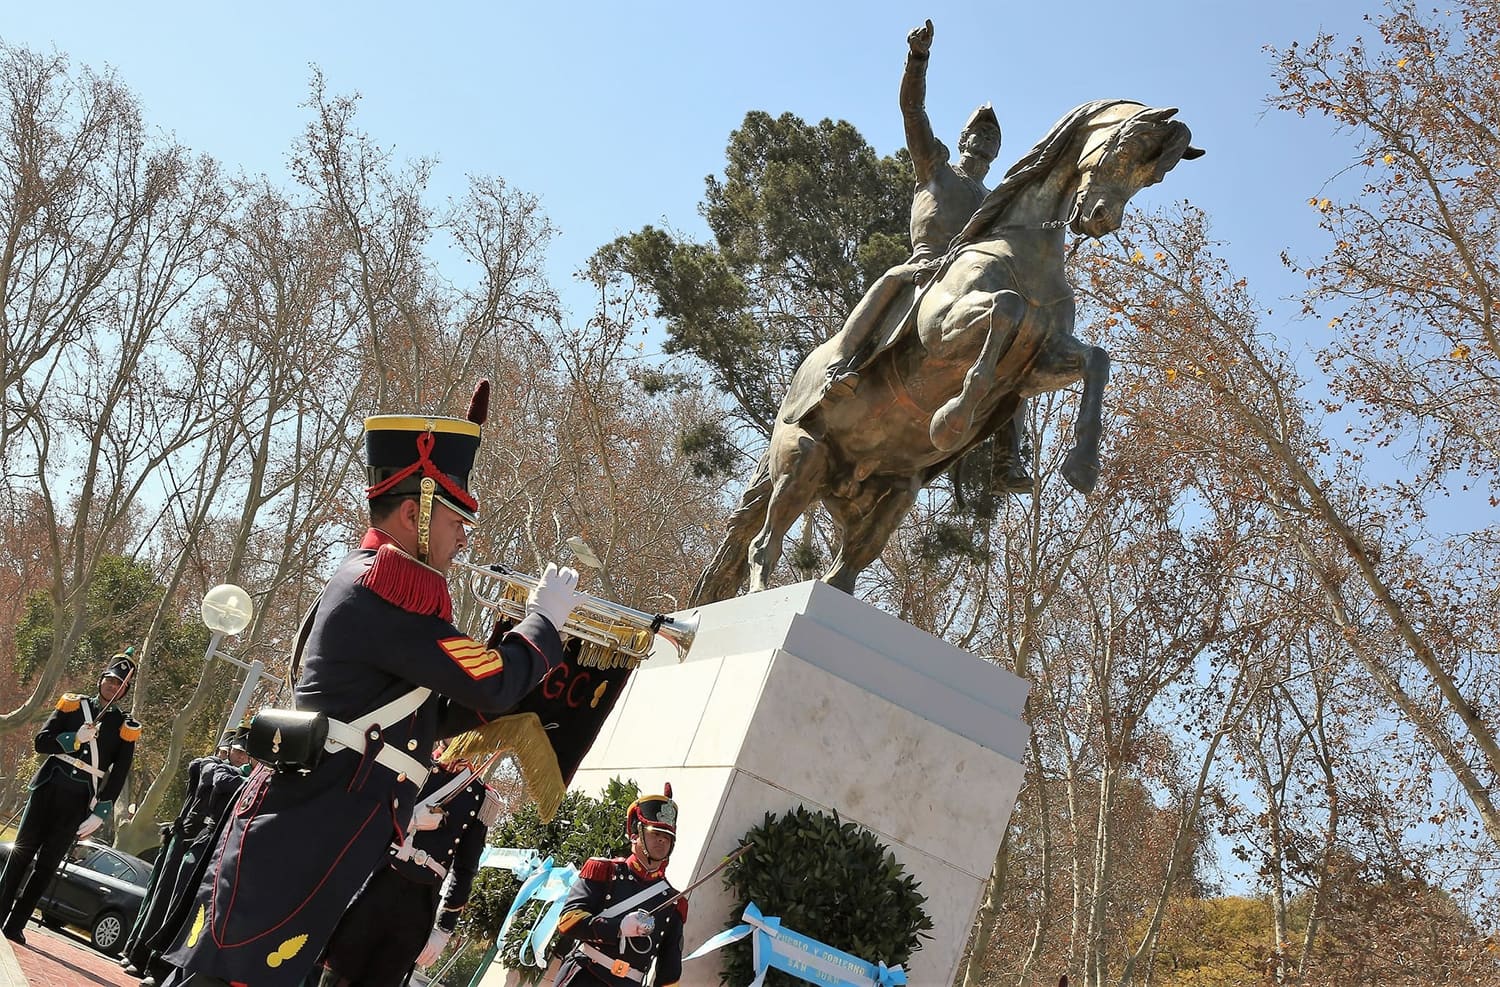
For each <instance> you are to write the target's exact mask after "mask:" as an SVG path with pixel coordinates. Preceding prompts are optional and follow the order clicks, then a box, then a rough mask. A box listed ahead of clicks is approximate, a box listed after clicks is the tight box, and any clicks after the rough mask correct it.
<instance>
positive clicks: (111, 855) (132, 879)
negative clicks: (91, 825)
mask: <svg viewBox="0 0 1500 987" xmlns="http://www.w3.org/2000/svg"><path fill="white" fill-rule="evenodd" d="M14 846H15V844H14V843H0V866H3V865H4V863H5V861H8V860H9V859H10V852H11V849H12V848H13V847H14ZM150 879H151V865H150V864H148V863H146V862H145V861H144V860H142V859H140V858H139V857H132V856H131V855H130V854H128V853H122V852H120V851H119V850H116V849H115V848H114V847H110V846H105V845H104V844H103V843H95V842H94V841H92V840H82V841H80V842H78V843H76V844H74V845H73V848H72V849H71V850H69V851H68V855H67V857H65V858H64V859H63V862H62V866H60V867H58V868H57V873H56V874H55V875H53V878H52V881H51V882H50V883H49V884H48V885H47V889H46V891H44V892H43V893H42V900H41V902H40V903H39V905H38V907H39V908H40V910H41V913H42V924H43V925H46V926H49V927H52V928H56V927H58V926H62V925H77V926H81V927H82V928H85V929H87V930H88V933H89V938H90V939H91V940H92V941H93V943H94V948H96V949H98V950H100V951H102V952H105V953H108V954H110V955H111V956H118V955H119V954H120V950H121V949H123V948H124V946H125V936H126V935H127V934H129V932H130V927H131V926H132V925H134V924H135V915H136V912H138V911H140V908H141V901H142V899H144V898H145V897H146V882H147V881H149V880H150Z"/></svg>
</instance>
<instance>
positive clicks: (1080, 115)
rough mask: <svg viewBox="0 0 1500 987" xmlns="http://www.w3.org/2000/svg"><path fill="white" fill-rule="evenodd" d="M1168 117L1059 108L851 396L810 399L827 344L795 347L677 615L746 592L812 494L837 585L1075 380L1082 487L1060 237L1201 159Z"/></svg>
mask: <svg viewBox="0 0 1500 987" xmlns="http://www.w3.org/2000/svg"><path fill="white" fill-rule="evenodd" d="M1176 112H1177V111H1176V109H1174V108H1158V109H1153V108H1151V107H1147V106H1145V105H1143V104H1141V103H1134V102H1129V101H1126V100H1101V101H1097V102H1093V103H1086V104H1084V105H1083V106H1080V107H1078V108H1077V109H1075V110H1073V111H1072V112H1071V113H1069V114H1068V115H1067V116H1065V117H1064V118H1063V119H1062V120H1061V121H1059V122H1058V124H1057V125H1056V126H1055V127H1053V128H1052V130H1051V132H1050V133H1048V134H1047V136H1046V137H1045V138H1043V139H1042V141H1041V142H1040V143H1038V144H1037V145H1036V146H1035V147H1034V148H1032V149H1031V150H1030V151H1029V152H1028V153H1027V154H1026V156H1025V157H1023V158H1022V159H1021V160H1020V161H1018V162H1017V163H1016V164H1015V166H1014V167H1012V168H1011V169H1010V171H1009V172H1008V173H1007V174H1006V176H1005V179H1004V181H1002V182H1001V183H1000V185H999V186H997V187H996V188H995V190H994V191H993V192H991V193H990V194H989V196H988V197H987V198H986V199H985V200H984V202H983V203H982V204H981V205H980V207H979V209H978V210H977V211H976V212H975V213H974V216H973V218H971V219H970V220H969V222H968V224H967V225H966V226H965V227H964V229H963V231H962V232H960V233H959V235H958V236H957V237H955V238H954V240H953V244H952V246H951V247H950V249H949V251H948V254H947V255H946V257H945V258H944V260H943V263H942V265H941V267H940V268H939V269H938V271H937V273H936V274H935V275H934V276H933V277H932V279H931V280H929V281H928V282H926V284H925V285H923V286H922V288H921V289H919V290H917V291H916V292H915V298H914V299H912V300H911V301H910V302H909V303H908V304H899V303H898V304H895V305H892V306H891V308H890V310H889V311H888V312H887V314H886V317H885V322H884V324H883V325H882V327H881V329H880V331H879V332H878V333H877V334H876V340H877V342H876V345H875V346H874V347H873V348H872V349H871V350H870V352H869V355H868V356H867V357H866V358H865V360H864V362H863V363H862V365H861V366H860V368H859V369H860V371H861V372H860V376H859V382H858V384H857V385H856V387H855V390H854V393H853V394H851V395H849V396H847V397H844V398H843V399H842V400H838V401H828V400H826V399H822V398H820V395H821V393H822V389H823V382H824V380H825V377H826V374H827V370H828V367H829V364H830V362H831V361H830V357H829V352H828V350H829V346H828V344H826V343H825V344H824V345H822V346H819V347H818V348H817V349H815V350H813V351H812V353H810V354H808V357H807V359H806V360H804V361H803V362H802V364H801V366H799V367H798V368H797V372H796V373H795V374H794V375H793V377H792V383H791V386H790V387H789V388H788V390H787V396H786V398H785V399H783V401H782V406H781V410H782V413H781V414H780V415H778V416H777V424H776V427H775V430H774V431H773V432H772V433H771V441H770V445H769V446H768V447H767V449H766V452H765V454H764V455H763V456H762V457H761V460H760V462H759V464H758V465H757V466H756V470H755V474H754V476H753V477H752V478H751V481H750V486H749V487H748V488H747V489H746V490H745V493H744V495H743V496H742V497H741V499H740V505H739V507H738V508H737V509H736V510H735V512H734V514H733V515H732V516H731V518H730V521H729V530H728V533H727V534H726V536H725V538H724V542H723V544H721V545H720V546H719V550H718V552H717V553H716V554H715V556H714V558H713V560H712V561H711V562H710V563H709V565H708V568H707V569H705V570H704V572H703V575H702V577H701V578H700V579H699V580H698V585H697V587H696V588H695V589H694V591H693V604H695V605H696V604H703V603H711V602H714V601H716V600H722V599H726V598H728V597H731V596H733V595H734V594H735V593H737V592H738V591H739V588H740V586H741V585H742V584H743V583H744V581H745V578H746V576H747V575H748V576H749V579H750V590H751V592H754V591H757V590H761V589H764V588H765V587H766V580H767V578H768V577H769V576H770V574H771V572H772V571H773V570H774V569H775V568H776V564H777V562H778V561H779V560H780V557H781V546H782V540H783V539H784V538H785V537H786V533H787V530H788V529H789V528H790V527H791V525H792V524H793V523H794V522H795V521H796V519H797V518H798V517H799V516H800V515H801V514H802V513H803V512H804V511H805V510H806V509H807V508H808V507H809V506H810V505H811V504H812V503H813V502H814V501H821V502H822V503H823V505H824V506H825V507H826V508H827V509H828V512H829V514H830V515H831V516H832V517H833V520H834V523H835V525H836V526H837V528H838V532H839V551H838V556H837V557H836V558H835V559H834V562H833V566H832V567H831V568H830V569H829V571H828V572H827V574H826V575H825V576H824V577H823V578H824V579H825V580H826V581H827V582H828V583H829V584H830V585H833V586H836V587H838V588H839V589H842V590H844V591H845V592H852V591H853V589H854V582H855V580H856V579H857V578H858V576H859V574H860V572H862V571H863V570H864V568H865V567H866V566H868V565H869V564H870V563H871V562H873V561H874V560H875V559H876V558H877V557H878V556H879V555H880V552H881V550H882V549H883V548H884V547H885V543H886V541H887V540H888V539H889V538H890V536H891V533H892V532H893V531H895V529H896V526H897V525H898V524H899V523H900V522H901V519H902V517H904V516H905V514H906V512H907V511H908V510H910V509H911V506H912V504H914V503H915V502H916V498H917V494H918V493H919V492H920V491H921V489H922V488H923V487H925V486H926V485H927V484H928V483H930V482H931V481H932V480H933V478H934V477H936V476H937V475H938V474H939V473H941V472H942V471H943V470H945V469H946V468H947V467H948V466H949V465H951V464H952V463H953V462H954V461H956V460H957V459H958V458H959V457H961V456H962V455H963V454H964V453H966V452H968V451H969V450H970V449H971V448H973V447H974V446H975V445H977V444H978V443H980V442H982V441H983V440H984V439H985V438H986V437H988V436H989V435H991V434H992V433H994V432H995V430H996V429H997V428H999V427H1000V426H1002V425H1004V424H1005V423H1007V422H1008V421H1009V420H1010V417H1011V416H1012V414H1014V412H1015V409H1016V407H1017V403H1018V402H1019V401H1020V400H1021V399H1023V398H1026V397H1030V396H1032V395H1035V394H1040V393H1042V392H1044V391H1052V390H1057V389H1059V388H1062V387H1066V386H1068V385H1070V384H1072V383H1074V382H1076V381H1079V380H1081V381H1083V396H1082V398H1081V399H1080V402H1079V410H1078V416H1077V423H1076V425H1075V426H1074V445H1073V448H1072V450H1071V451H1070V452H1069V453H1068V455H1067V457H1066V458H1065V460H1064V462H1063V466H1062V473H1063V476H1064V477H1065V478H1066V479H1067V481H1068V483H1069V484H1070V485H1072V486H1073V487H1074V488H1075V489H1077V490H1079V491H1081V492H1083V493H1088V492H1089V491H1091V490H1092V489H1093V488H1094V484H1095V482H1096V481H1097V479H1098V475H1099V438H1100V421H1101V412H1102V407H1103V391H1104V385H1105V383H1106V381H1107V380H1108V378H1109V354H1108V353H1106V352H1105V351H1104V350H1103V349H1101V348H1100V347H1097V346H1088V345H1085V344H1083V343H1081V342H1079V341H1078V339H1077V338H1075V337H1074V335H1073V320H1074V309H1075V305H1074V297H1073V288H1072V285H1070V284H1069V283H1068V281H1067V278H1066V277H1065V276H1064V273H1063V262H1064V243H1063V233H1064V229H1070V230H1072V231H1073V232H1074V233H1075V234H1078V235H1080V236H1091V237H1095V238H1098V237H1102V236H1104V235H1105V234H1107V233H1111V232H1113V231H1115V230H1117V229H1119V227H1120V223H1121V221H1122V219H1123V217H1124V213H1125V205H1126V203H1127V202H1129V201H1130V198H1131V197H1132V196H1133V195H1135V193H1136V192H1138V191H1140V190H1141V189H1143V188H1146V187H1147V186H1150V185H1154V184H1156V183H1157V182H1159V181H1161V180H1162V178H1163V177H1164V176H1165V175H1166V173H1167V172H1168V171H1171V170H1172V168H1173V167H1174V166H1175V165H1176V164H1177V162H1178V161H1180V160H1182V159H1183V158H1188V159H1192V158H1196V157H1199V156H1200V155H1202V153H1203V152H1202V151H1201V150H1199V149H1198V148H1196V147H1193V146H1192V144H1191V140H1192V134H1191V132H1190V131H1189V130H1188V128H1187V126H1186V125H1185V124H1183V123H1182V122H1180V121H1177V120H1173V119H1172V117H1173V115H1174V114H1176Z"/></svg>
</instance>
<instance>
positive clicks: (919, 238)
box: [793, 20, 1032, 491]
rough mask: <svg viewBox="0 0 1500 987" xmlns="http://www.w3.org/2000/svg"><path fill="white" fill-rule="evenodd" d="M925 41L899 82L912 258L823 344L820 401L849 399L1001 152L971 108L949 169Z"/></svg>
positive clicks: (1014, 443)
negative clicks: (933, 109) (874, 341)
mask: <svg viewBox="0 0 1500 987" xmlns="http://www.w3.org/2000/svg"><path fill="white" fill-rule="evenodd" d="M932 35H933V29H932V21H931V20H928V21H927V22H926V23H925V24H923V25H922V26H921V27H919V28H915V29H913V30H912V31H911V33H909V34H908V35H907V36H906V43H907V49H908V50H907V55H906V70H905V72H903V73H902V76H901V117H902V120H903V121H904V123H905V127H906V147H907V150H908V152H910V154H911V160H912V166H913V168H914V170H915V171H916V192H915V194H914V195H913V196H912V202H911V241H912V254H911V257H910V258H908V259H907V261H906V262H905V263H904V264H900V265H898V266H896V267H893V268H891V269H890V270H889V271H887V272H886V273H885V274H883V275H881V277H880V278H879V279H878V280H876V282H875V283H874V284H872V285H871V286H870V288H869V290H868V291H866V292H865V295H864V297H863V298H862V299H860V302H859V304H858V305H856V306H855V307H854V309H853V311H851V312H850V313H849V316H848V318H847V319H846V320H845V321H844V326H843V328H842V329H840V330H839V332H838V333H837V334H836V335H835V336H834V337H833V339H832V340H830V343H832V348H833V353H832V357H831V363H830V365H829V368H828V377H827V380H826V381H825V383H824V389H823V400H825V401H830V402H834V401H839V400H841V399H843V398H845V397H848V396H849V395H851V394H853V393H854V388H855V385H856V384H857V383H858V382H859V373H858V371H859V368H860V367H862V366H863V365H864V362H865V361H867V360H868V359H869V358H870V357H871V356H872V355H873V354H871V353H868V352H867V346H868V344H869V343H870V340H871V336H872V335H874V333H875V331H876V330H877V329H878V328H879V327H880V326H881V325H882V323H883V322H884V316H885V315H886V313H887V310H888V309H889V308H890V306H891V305H892V304H893V303H894V302H895V301H896V299H897V298H898V297H900V296H901V295H902V293H903V292H904V291H905V290H906V288H907V286H908V285H915V286H920V285H922V284H925V283H926V282H927V281H928V279H930V278H931V277H932V276H933V274H934V273H935V272H936V271H937V269H938V267H939V265H940V264H941V262H942V258H943V255H944V254H945V253H947V250H948V245H949V243H950V242H951V241H952V240H953V238H954V237H955V236H957V235H958V233H959V231H961V230H962V229H963V228H964V225H965V224H966V223H967V222H968V221H969V218H970V217H971V216H973V215H974V212H975V210H977V209H978V208H979V205H980V203H982V202H983V201H984V198H985V196H986V195H988V194H989V189H988V188H986V187H985V185H984V177H985V175H986V174H988V172H989V170H990V164H991V163H992V162H993V161H994V160H995V157H996V156H997V155H998V154H999V153H1000V122H999V120H998V119H996V117H995V110H994V108H993V107H992V106H991V105H990V104H988V103H986V104H984V105H983V106H980V107H979V108H978V109H976V110H975V111H974V112H973V113H972V114H971V115H970V116H969V119H968V121H967V122H966V123H965V124H964V128H963V130H962V131H960V132H959V135H958V164H957V165H953V164H950V163H949V161H948V147H947V145H945V144H944V143H943V142H942V141H940V140H938V138H937V136H936V135H935V134H934V133H933V131H932V122H931V121H930V120H929V119H928V117H927V107H926V102H927V62H928V56H929V54H930V52H931V49H932ZM1023 411H1024V403H1023V404H1022V405H1021V406H1020V407H1018V408H1017V411H1016V415H1015V417H1014V418H1013V419H1012V421H1011V424H1010V425H1009V426H1008V428H1007V429H1005V430H1004V432H1003V434H1002V435H1000V436H998V437H997V440H996V456H997V461H996V464H995V469H996V472H997V474H999V475H1000V476H1001V478H1002V479H1001V484H1000V485H1001V486H1002V487H1003V488H1004V489H1006V490H1011V491H1029V490H1031V489H1032V480H1031V477H1030V476H1029V475H1028V474H1027V472H1026V468H1025V466H1024V465H1023V464H1022V463H1021V461H1020V454H1019V447H1020V418H1021V415H1022V412H1023ZM793 417H794V418H797V417H801V415H800V414H796V415H794V416H793Z"/></svg>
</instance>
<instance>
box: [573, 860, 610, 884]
mask: <svg viewBox="0 0 1500 987" xmlns="http://www.w3.org/2000/svg"><path fill="white" fill-rule="evenodd" d="M618 864H619V861H618V860H610V859H609V858H608V857H590V858H589V859H588V860H586V861H585V862H584V864H583V870H581V871H579V872H578V876H579V877H581V878H583V879H584V880H585V881H613V880H614V879H615V868H616V866H618Z"/></svg>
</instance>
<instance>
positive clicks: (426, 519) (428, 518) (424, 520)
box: [417, 476, 437, 562]
mask: <svg viewBox="0 0 1500 987" xmlns="http://www.w3.org/2000/svg"><path fill="white" fill-rule="evenodd" d="M436 489H437V484H436V483H435V482H433V479H432V477H430V476H424V477H422V493H421V496H420V497H418V498H417V500H418V507H417V561H418V562H426V561H427V550H428V544H429V536H431V534H432V494H433V491H434V490H436Z"/></svg>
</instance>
